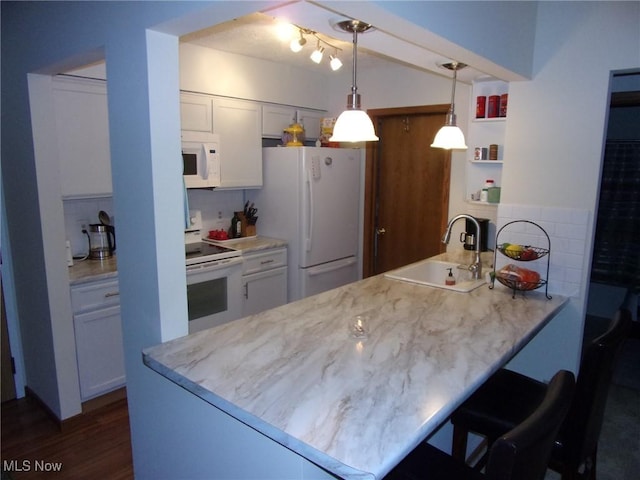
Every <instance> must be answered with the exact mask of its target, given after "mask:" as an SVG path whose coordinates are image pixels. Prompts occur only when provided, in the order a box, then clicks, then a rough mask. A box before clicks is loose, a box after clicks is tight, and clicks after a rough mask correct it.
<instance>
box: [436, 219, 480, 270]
mask: <svg viewBox="0 0 640 480" xmlns="http://www.w3.org/2000/svg"><path fill="white" fill-rule="evenodd" d="M461 218H467V219H469V220H471V221H472V222H473V224H474V225H475V226H476V259H475V261H474V262H473V263H472V264H471V265H469V267H468V270H469V271H470V272H471V274H472V275H473V279H474V280H479V279H480V278H482V262H481V260H480V224H479V223H478V221H477V220H476V219H475V218H474V217H472V216H471V215H467V214H466V213H461V214H460V215H456V216H455V217H453V218H452V219H451V220H449V224H448V225H447V230H446V232H444V236H443V237H442V243H444V244H447V245H448V244H449V240H451V228H452V227H453V224H454V223H456V222H457V221H458V220H460V219H461Z"/></svg>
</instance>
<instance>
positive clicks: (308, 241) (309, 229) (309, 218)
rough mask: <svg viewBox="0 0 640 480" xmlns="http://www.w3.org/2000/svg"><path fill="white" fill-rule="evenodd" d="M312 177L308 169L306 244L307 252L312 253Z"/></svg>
mask: <svg viewBox="0 0 640 480" xmlns="http://www.w3.org/2000/svg"><path fill="white" fill-rule="evenodd" d="M311 175H312V173H311V169H307V185H308V187H307V192H308V194H309V201H308V203H307V206H308V209H309V215H308V216H307V222H308V225H307V238H306V239H305V242H304V244H305V248H306V250H307V252H310V251H311V239H312V238H313V182H312V178H311Z"/></svg>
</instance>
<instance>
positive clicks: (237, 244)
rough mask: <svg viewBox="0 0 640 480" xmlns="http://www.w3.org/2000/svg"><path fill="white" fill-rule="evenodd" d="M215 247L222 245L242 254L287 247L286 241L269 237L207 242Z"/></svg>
mask: <svg viewBox="0 0 640 480" xmlns="http://www.w3.org/2000/svg"><path fill="white" fill-rule="evenodd" d="M208 241H209V242H210V243H214V244H216V245H224V246H225V247H229V248H233V249H234V250H240V251H241V252H242V253H243V254H248V253H253V252H256V251H259V250H269V249H271V248H282V247H286V246H287V242H286V240H280V239H279V238H270V237H261V236H257V237H244V238H234V239H232V240H225V241H215V240H208Z"/></svg>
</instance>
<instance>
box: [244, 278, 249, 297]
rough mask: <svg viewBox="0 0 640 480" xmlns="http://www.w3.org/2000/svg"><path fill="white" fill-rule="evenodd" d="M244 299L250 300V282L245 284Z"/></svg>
mask: <svg viewBox="0 0 640 480" xmlns="http://www.w3.org/2000/svg"><path fill="white" fill-rule="evenodd" d="M244 298H247V299H248V298H249V282H247V283H245V284H244Z"/></svg>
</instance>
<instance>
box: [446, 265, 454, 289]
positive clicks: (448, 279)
mask: <svg viewBox="0 0 640 480" xmlns="http://www.w3.org/2000/svg"><path fill="white" fill-rule="evenodd" d="M447 270H449V275H447V276H446V278H445V279H444V284H445V285H455V284H456V277H454V276H453V272H452V271H451V270H453V268H447Z"/></svg>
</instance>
